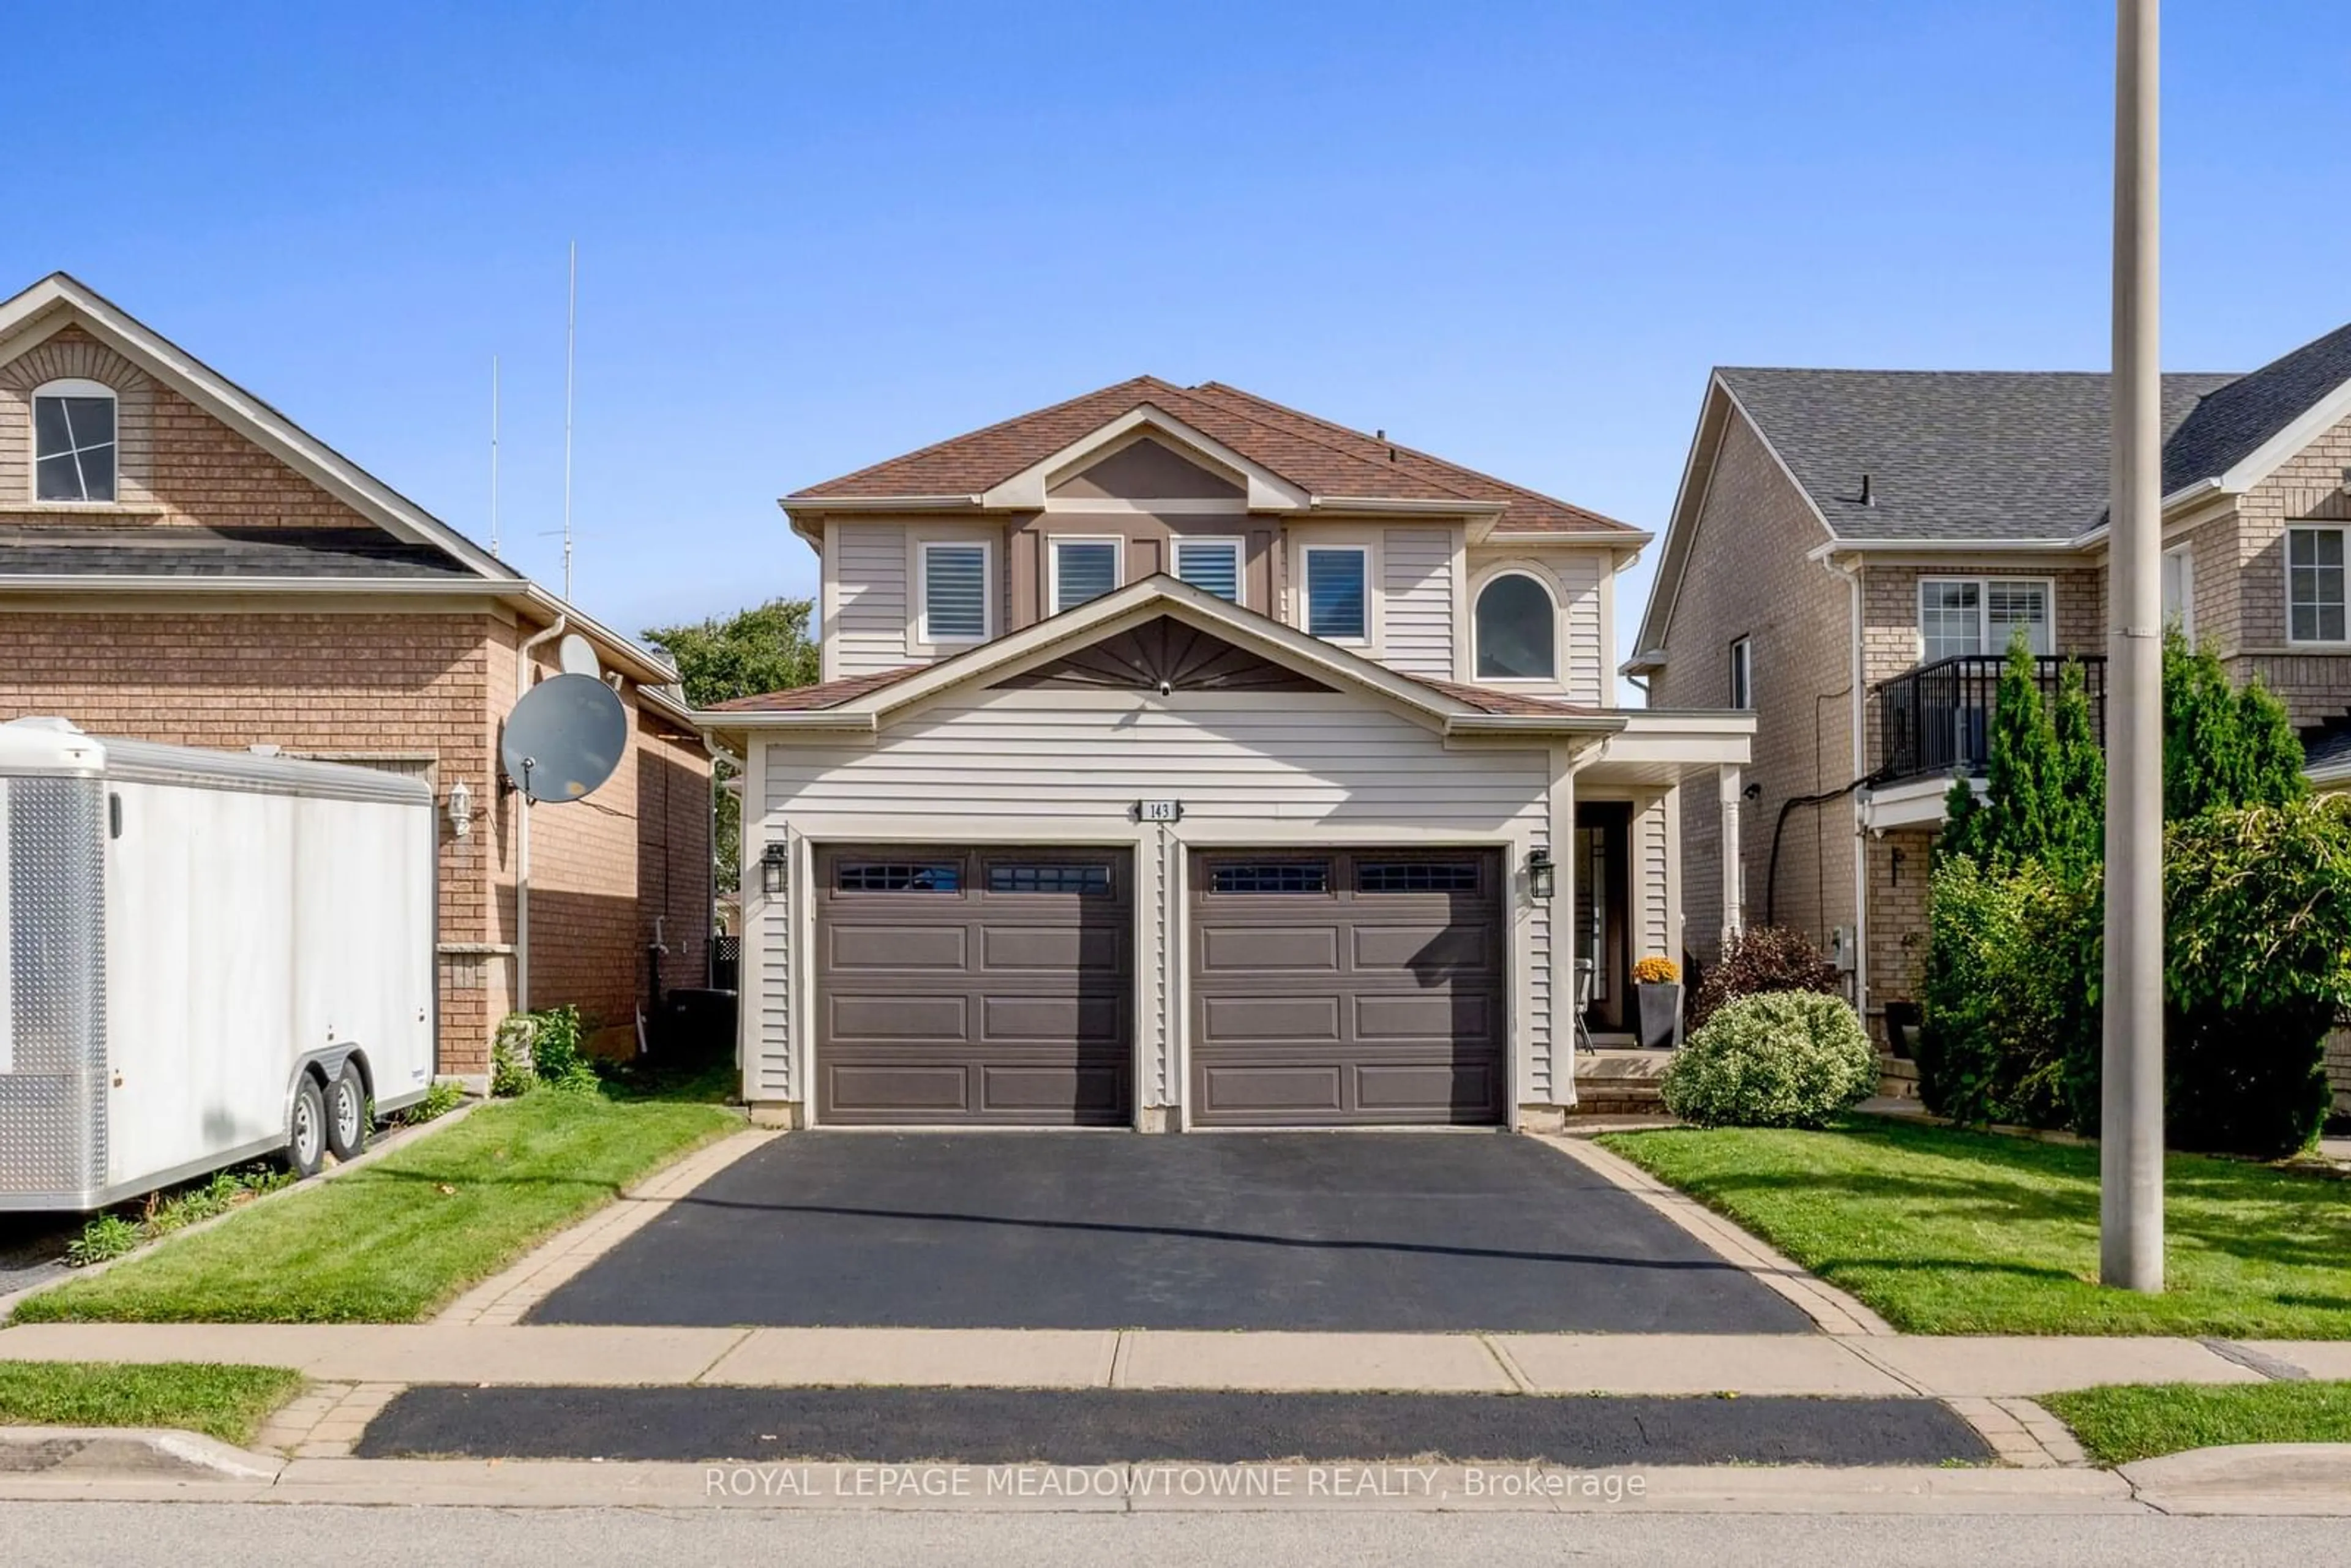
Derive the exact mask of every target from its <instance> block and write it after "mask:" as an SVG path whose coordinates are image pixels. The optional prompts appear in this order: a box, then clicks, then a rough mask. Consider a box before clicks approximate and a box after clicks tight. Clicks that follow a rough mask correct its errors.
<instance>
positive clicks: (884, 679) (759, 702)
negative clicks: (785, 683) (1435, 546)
mask: <svg viewBox="0 0 2351 1568" xmlns="http://www.w3.org/2000/svg"><path fill="white" fill-rule="evenodd" d="M1158 615H1170V616H1174V617H1175V618H1177V619H1179V620H1183V621H1186V622H1190V623H1192V624H1193V625H1196V626H1199V627H1201V628H1203V629H1205V630H1207V631H1209V632H1214V633H1216V634H1217V636H1219V637H1222V638H1224V639H1226V640H1228V641H1229V642H1231V643H1235V644H1237V645H1238V646H1241V647H1243V648H1246V649H1249V650H1250V651H1252V652H1256V653H1261V654H1263V655H1264V656H1265V657H1267V658H1268V659H1270V660H1272V661H1273V662H1276V663H1279V664H1285V665H1288V666H1289V667H1291V668H1294V669H1298V670H1300V671H1301V672H1303V673H1305V674H1311V675H1313V676H1315V677H1317V678H1319V679H1322V680H1324V681H1326V682H1328V683H1330V684H1332V685H1341V686H1352V687H1354V688H1356V689H1359V690H1364V691H1367V692H1370V693H1372V694H1374V695H1379V696H1382V697H1385V698H1387V699H1388V700H1390V701H1392V702H1395V703H1397V704H1399V705H1400V706H1404V707H1405V708H1408V709H1411V710H1413V711H1414V712H1416V714H1418V715H1419V716H1421V717H1422V718H1423V719H1425V720H1426V722H1428V723H1429V724H1430V725H1431V726H1432V727H1437V728H1441V729H1444V730H1446V731H1447V732H1448V733H1450V732H1454V731H1461V732H1469V731H1475V730H1479V729H1519V728H1533V729H1537V730H1542V731H1548V732H1565V733H1574V732H1583V733H1592V734H1603V735H1604V734H1610V733H1613V732H1614V731H1615V730H1618V729H1621V728H1623V727H1624V726H1625V716H1623V715H1622V714H1621V713H1616V712H1614V711H1612V710H1609V709H1606V708H1595V707H1585V706H1578V705H1575V704H1573V703H1563V702H1552V701H1550V700H1548V699H1545V698H1541V697H1533V696H1526V695H1520V694H1519V693H1515V692H1499V691H1489V690H1486V689H1484V688H1482V687H1478V686H1464V685H1455V684H1454V683H1452V682H1449V681H1431V680H1423V679H1420V678H1419V677H1416V676H1413V675H1407V674H1404V673H1402V672H1401V671H1398V670H1394V669H1391V668H1389V667H1388V666H1387V665H1385V664H1378V663H1375V662H1374V661H1373V660H1370V659H1367V658H1365V657H1364V656H1363V655H1362V654H1360V653H1353V652H1352V651H1351V650H1348V649H1345V648H1342V647H1339V646H1338V645H1337V644H1335V643H1327V642H1325V641H1323V640H1322V638H1319V637H1314V636H1311V635H1309V634H1308V633H1306V632H1301V631H1299V630H1298V629H1297V628H1295V627H1292V626H1286V625H1283V624H1282V623H1281V622H1279V621H1275V620H1273V619H1271V618H1270V617H1269V616H1265V615H1261V614H1259V612H1256V611H1254V610H1249V609H1246V608H1244V607H1242V606H1240V605H1238V604H1234V603H1232V602H1231V601H1228V600H1225V599H1220V598H1218V597H1217V596H1216V595H1215V594H1212V593H1207V592H1204V591H1201V590H1199V589H1196V588H1194V587H1193V586H1191V585H1190V584H1189V583H1186V582H1181V581H1178V580H1176V579H1175V578H1172V577H1168V576H1166V575H1165V574H1160V575H1155V576H1152V577H1147V578H1144V580H1141V581H1140V582H1133V583H1129V584H1128V585H1127V586H1125V587H1124V588H1122V589H1120V590H1119V591H1117V592H1115V593H1110V594H1105V595H1104V596H1102V598H1100V599H1096V600H1093V601H1090V602H1088V603H1085V604H1081V605H1080V606H1078V607H1077V608H1076V609H1074V610H1065V611H1063V612H1061V614H1059V615H1055V616H1052V617H1050V619H1047V620H1044V621H1040V622H1035V623H1034V624H1033V625H1029V626H1026V627H1023V628H1022V629H1021V630H1019V631H1018V632H1011V633H1009V634H1008V635H1007V636H1003V637H999V638H998V639H996V640H995V641H994V642H991V643H981V644H979V645H978V646H977V647H974V648H969V649H967V650H965V651H964V652H962V653H956V654H955V655H953V656H951V657H949V658H946V659H942V660H939V661H938V662H937V663H935V664H904V665H901V666H899V667H897V668H895V669H891V670H882V671H876V672H873V673H872V674H862V675H852V676H849V677H846V678H844V679H841V680H835V681H827V682H825V683H823V684H822V685H813V686H799V687H796V688H794V689H792V690H790V691H783V692H770V693H767V694H764V695H758V696H748V697H737V698H734V699H732V700H730V701H727V702H723V703H718V704H716V705H714V706H711V707H708V708H705V709H703V710H701V711H700V713H699V714H698V715H697V719H698V720H699V722H701V723H703V724H704V725H705V726H706V727H708V728H711V729H714V730H721V731H724V730H731V729H751V728H759V729H772V728H781V727H799V725H803V724H805V725H810V726H815V727H831V728H839V727H850V728H860V729H872V728H877V727H879V726H880V723H881V721H882V719H883V716H886V715H887V714H889V713H890V712H892V711H893V710H895V709H898V708H902V707H904V706H907V705H908V704H910V703H914V702H919V701H921V700H922V699H924V698H925V697H929V696H933V695H937V694H938V693H940V692H943V691H947V690H952V689H954V688H956V687H958V686H967V685H979V684H983V683H986V682H987V681H990V680H993V679H996V678H998V676H999V675H1001V674H1009V673H1012V672H1013V671H1015V670H1018V669H1026V668H1029V667H1030V666H1032V665H1035V664H1041V663H1044V662H1046V661H1048V660H1050V659H1053V658H1058V657H1061V656H1064V655H1066V654H1067V653H1070V652H1071V651H1072V650H1073V649H1074V648H1078V647H1082V646H1084V645H1086V644H1088V643H1092V642H1095V641H1098V640H1100V639H1102V638H1105V637H1109V636H1113V635H1115V634H1116V633H1118V632H1123V631H1124V630H1126V629H1127V628H1128V627H1130V626H1134V625H1138V624H1140V623H1142V622H1144V621H1147V620H1150V619H1152V618H1153V617H1155V616H1158Z"/></svg>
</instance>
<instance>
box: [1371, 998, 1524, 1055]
mask: <svg viewBox="0 0 2351 1568" xmlns="http://www.w3.org/2000/svg"><path fill="white" fill-rule="evenodd" d="M1352 1000H1353V1003H1354V1009H1355V1038H1356V1039H1357V1040H1430V1041H1438V1042H1445V1043H1451V1042H1453V1041H1456V1040H1459V1041H1464V1042H1468V1043H1473V1044H1484V1045H1488V1046H1491V1045H1492V1044H1493V1043H1494V1040H1495V1030H1494V1021H1495V1020H1494V998H1493V997H1492V996H1491V995H1490V994H1489V993H1487V992H1484V991H1458V992H1456V991H1422V992H1418V993H1416V994H1415V995H1412V996H1394V995H1384V994H1373V995H1365V994H1363V993H1358V994H1357V995H1355V996H1354V997H1353V998H1352Z"/></svg>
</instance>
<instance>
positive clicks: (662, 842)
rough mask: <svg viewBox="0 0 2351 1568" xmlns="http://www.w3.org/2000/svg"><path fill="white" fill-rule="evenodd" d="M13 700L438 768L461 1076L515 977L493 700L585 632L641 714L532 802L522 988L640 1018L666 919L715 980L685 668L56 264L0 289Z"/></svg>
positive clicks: (443, 949)
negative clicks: (577, 788) (609, 747)
mask: <svg viewBox="0 0 2351 1568" xmlns="http://www.w3.org/2000/svg"><path fill="white" fill-rule="evenodd" d="M0 617H5V619H0V641H5V648H6V657H5V659H0V719H7V718H15V717H17V716H24V715H30V714H61V715H63V716H66V717H68V718H70V719H72V720H73V721H74V722H75V723H76V724H78V725H79V726H80V727H82V728H84V729H86V730H89V731H90V732H91V733H93V734H98V735H116V736H129V737H137V738H141V739H148V740H160V741H170V742H175V743H179V744H184V745H193V746H209V747H232V748H234V747H248V746H275V747H279V748H281V749H283V750H284V751H286V752H287V753H289V754H299V755H302V756H308V757H317V758H331V759H336V760H347V761H354V762H361V763H365V764H368V765H371V766H375V767H381V768H393V769H398V770H402V771H412V772H416V773H419V774H422V775H423V776H425V777H426V778H427V779H429V780H430V781H431V782H432V784H433V786H434V794H435V796H436V798H437V799H438V800H439V801H440V805H441V810H440V812H439V818H440V823H441V850H440V863H439V879H440V896H439V931H438V942H439V948H440V972H439V987H440V1008H441V1019H440V1026H441V1027H440V1065H441V1071H444V1072H445V1073H454V1074H463V1075H472V1074H479V1073H482V1072H484V1071H486V1069H487V1065H488V1042H489V1037H490V1032H491V1030H492V1029H493V1028H494V1027H495V1025H496V1021H497V1019H499V1017H501V1016H502V1015H503V1014H504V1013H505V1012H506V1011H507V1009H508V1007H509V1005H510V1003H511V1000H512V998H513V992H514V980H515V975H514V968H515V951H514V942H515V931H516V914H517V912H516V883H515V850H516V844H515V828H516V822H517V819H516V810H517V805H516V800H515V797H514V795H513V793H512V792H511V791H510V790H507V789H502V788H500V786H499V780H498V767H497V738H498V727H499V723H500V721H501V719H502V717H503V716H504V715H505V714H506V713H507V710H508V709H509V708H510V707H512V706H513V705H514V702H515V699H516V697H517V695H518V694H519V692H520V691H521V690H522V689H523V687H524V685H526V684H527V683H530V682H535V681H536V680H538V679H539V678H540V677H541V676H542V675H545V674H552V673H554V672H555V670H556V668H557V665H556V658H557V648H558V640H557V638H556V637H554V636H551V635H549V632H552V631H554V630H556V629H558V628H561V629H563V630H565V631H569V632H577V633H579V634H580V635H582V636H584V637H586V638H587V639H588V640H589V641H590V643H591V645H592V646H593V648H594V650H595V652H596V654H597V657H598V660H599V662H600V663H601V666H602V668H603V669H604V671H605V672H606V673H607V676H608V678H609V679H611V680H613V681H614V682H615V684H616V687H617V689H618V690H619V692H620V695H621V698H622V703H623V705H624V706H625V707H626V708H627V710H628V714H629V721H630V736H629V741H628V747H627V752H626V754H625V755H624V757H623V758H622V762H621V765H620V767H619V768H618V769H617V770H616V771H615V773H614V774H613V776H612V778H611V780H610V781H609V782H608V783H606V784H605V785H604V786H603V787H602V788H601V789H599V790H597V791H596V792H595V794H593V795H592V796H590V798H588V799H587V800H580V801H575V802H568V803H564V804H560V805H540V806H538V807H535V808H533V809H532V818H531V823H532V845H531V854H532V865H531V870H532V875H531V896H530V915H531V953H530V960H531V981H530V987H531V998H530V999H531V1000H532V1002H533V1003H534V1005H549V1004H553V1003H559V1002H564V1001H570V1002H575V1003H577V1004H578V1005H579V1006H580V1008H581V1009H583V1011H585V1012H587V1013H589V1014H590V1015H592V1016H594V1017H595V1018H598V1019H602V1020H604V1021H607V1022H611V1023H626V1022H629V1021H631V1019H632V1018H633V1016H634V1007H635V1005H636V1003H637V1001H638V1000H639V998H643V996H644V995H646V993H647V988H648V984H649V980H650V972H649V964H648V949H649V947H650V945H651V944H652V943H653V941H654V939H655V936H656V933H658V934H659V936H660V938H661V940H662V941H663V942H664V944H665V945H666V946H667V947H668V949H669V951H668V954H667V956H666V957H665V958H664V974H665V976H666V977H667V978H668V979H669V980H670V981H671V982H672V983H674V982H675V981H676V980H677V979H679V978H680V977H684V978H686V979H687V981H688V983H694V984H699V983H700V977H701V976H702V974H703V966H704V964H705V959H706V953H707V946H708V941H709V927H710V907H711V901H710V853H709V805H710V793H709V769H710V764H709V758H708V755H707V753H706V751H705V748H704V747H703V744H702V742H701V739H700V737H699V736H698V735H697V733H696V732H695V728H694V727H693V726H692V724H691V723H690V722H688V720H687V718H686V716H685V709H684V705H683V703H682V701H681V700H680V698H679V696H678V694H677V693H676V691H675V689H674V687H675V683H676V681H677V672H676V671H675V669H674V668H673V667H672V666H671V665H670V664H669V663H668V662H667V661H666V660H664V658H662V657H661V656H660V655H659V654H658V653H654V652H653V651H652V650H650V649H647V648H645V647H643V646H642V645H640V644H639V643H635V642H633V641H632V640H630V639H629V638H626V637H623V636H621V635H619V634H618V633H616V632H612V631H611V630H609V629H608V628H605V627H602V626H601V625H598V624H597V623H595V622H592V621H590V620H589V619H588V618H587V617H586V616H584V615H582V614H581V613H580V611H578V610H577V609H576V608H574V607H572V606H570V605H569V604H567V603H565V602H563V601H561V600H559V599H558V598H557V597H555V596H554V595H552V594H549V592H547V591H545V590H543V589H541V588H539V587H538V585H537V584H535V583H533V582H532V581H531V580H529V579H528V578H526V577H524V576H523V575H521V574H520V573H518V572H517V571H516V570H514V569H513V568H511V567H509V566H507V565H506V564H505V563H503V562H501V561H499V560H498V559H496V558H495V557H493V556H491V555H490V554H489V553H487V552H486V551H485V550H483V549H480V548H479V547H478V546H476V545H475V544H473V543H472V542H471V541H469V540H467V539H466V538H464V537H463V536H462V535H460V534H458V533H457V532H456V531H455V530H454V529H452V528H449V527H447V526H446V525H445V524H444V523H441V522H439V521H438V520H436V519H434V517H430V516H428V515H427V514H425V513H424V512H423V511H422V510H421V509H419V508H418V507H416V506H415V505H414V504H413V502H410V501H408V500H406V499H404V498H403V497H400V496H399V495H397V494H395V493H394V492H392V490H391V489H389V488H388V487H386V486H384V485H383V484H382V483H381V482H380V481H378V480H376V479H374V478H373V477H371V476H369V475H367V474H365V473H363V472H362V471H361V470H360V469H359V468H358V467H357V466H355V465H352V464H351V463H350V461H349V460H348V459H347V458H344V457H342V456H340V455H338V454H336V453H335V452H333V451H331V450H329V449H328V448H327V447H326V446H324V445H323V444H320V443H319V442H318V441H317V440H316V439H315V438H313V437H311V436H310V435H308V434H305V433H304V432H302V431H301V430H299V429H298V428H296V427H295V426H294V425H293V424H292V423H289V422H288V421H287V419H286V418H285V416H283V415H282V414H280V413H277V411H276V410H274V409H272V408H270V407H269V406H268V405H267V404H266V403H264V402H261V401H260V400H258V399H257V398H256V397H254V396H253V395H252V394H251V393H250V392H246V391H245V390H243V389H242V388H240V387H237V386H235V385H234V384H233V383H231V382H228V381H226V380H225V379H224V378H223V377H221V376H220V375H219V374H218V373H217V372H215V371H212V370H210V369H209V368H207V367H206V366H204V365H203V364H201V363H199V362H198V361H195V360H194V359H193V358H191V357H190V356H189V355H188V354H186V353H185V352H184V351H183V350H180V349H179V348H177V347H176V346H174V345H173V344H172V343H170V342H168V341H166V340H163V339H162V338H161V337H160V336H158V335H157V334H155V333H154V332H153V331H152V330H150V329H148V328H146V327H145V326H143V325H142V324H141V323H140V322H138V321H136V320H134V319H131V317H130V316H128V315H126V314H125V313H124V312H122V311H121V310H120V309H119V308H117V307H115V306H114V305H112V304H111V303H110V302H109V301H107V300H106V299H104V298H101V297H99V295H97V294H95V293H94V292H92V291H91V290H90V289H89V288H88V287H84V286H83V285H81V284H80V283H78V282H77V281H76V280H74V279H73V278H70V277H66V276H65V275H63V274H57V275H55V276H52V277H48V278H46V279H44V280H43V281H41V282H40V283H37V284H36V285H35V286H33V287H31V288H29V289H26V291H25V292H24V293H22V294H19V295H17V296H16V298H13V299H10V300H8V301H6V302H5V304H0ZM534 640H535V641H536V642H537V645H536V646H532V647H528V648H527V647H526V646H525V645H526V644H527V643H532V642H533V641H534ZM461 786H462V790H461V789H460V787H461ZM460 798H462V799H463V800H465V816H466V818H467V819H468V821H467V822H466V831H465V832H464V833H462V834H461V833H459V832H458V831H455V826H454V822H455V815H456V813H455V800H457V799H460Z"/></svg>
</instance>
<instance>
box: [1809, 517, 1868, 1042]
mask: <svg viewBox="0 0 2351 1568" xmlns="http://www.w3.org/2000/svg"><path fill="white" fill-rule="evenodd" d="M1821 564H1822V565H1823V566H1824V567H1826V568H1828V570H1829V571H1830V573H1831V574H1832V575H1834V576H1836V577H1841V578H1843V579H1844V580H1845V586H1846V588H1847V589H1848V590H1850V593H1849V595H1848V597H1847V601H1846V602H1847V604H1848V605H1849V606H1850V608H1849V610H1848V612H1847V619H1846V622H1845V625H1846V630H1847V632H1848V634H1849V635H1848V637H1847V641H1848V643H1850V647H1849V649H1848V655H1849V657H1850V660H1851V667H1850V669H1849V671H1848V681H1849V683H1850V685H1851V686H1852V690H1853V777H1854V778H1855V779H1858V778H1860V777H1861V776H1862V775H1863V773H1865V772H1866V771H1867V770H1868V768H1869V723H1868V719H1869V694H1868V693H1867V692H1866V691H1865V690H1863V688H1862V685H1861V563H1860V562H1859V561H1855V563H1854V564H1853V565H1852V566H1850V567H1844V566H1839V565H1838V564H1837V563H1836V561H1835V559H1834V558H1833V557H1829V556H1823V557H1822V558H1821ZM1862 810H1863V808H1862V800H1861V791H1860V790H1858V789H1856V790H1855V791H1854V794H1853V1010H1854V1011H1855V1012H1857V1013H1859V1014H1860V1015H1861V1020H1862V1027H1863V1028H1864V1029H1867V1028H1868V1027H1869V843H1868V839H1867V835H1866V834H1865V832H1864V831H1863V829H1862V825H1861V824H1862Z"/></svg>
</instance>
